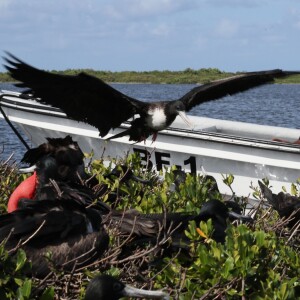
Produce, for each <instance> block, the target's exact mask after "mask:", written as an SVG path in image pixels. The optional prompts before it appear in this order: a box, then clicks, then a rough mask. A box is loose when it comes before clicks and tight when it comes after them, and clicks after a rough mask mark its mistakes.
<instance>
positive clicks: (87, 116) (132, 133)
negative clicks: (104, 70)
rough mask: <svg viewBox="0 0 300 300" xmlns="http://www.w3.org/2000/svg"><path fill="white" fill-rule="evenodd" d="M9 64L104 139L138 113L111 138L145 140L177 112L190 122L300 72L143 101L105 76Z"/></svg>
mask: <svg viewBox="0 0 300 300" xmlns="http://www.w3.org/2000/svg"><path fill="white" fill-rule="evenodd" d="M8 56H9V58H5V61H6V62H7V65H5V68H6V69H7V70H8V71H9V72H10V75H11V76H12V77H13V78H14V79H16V80H18V81H20V83H18V84H17V86H19V87H27V88H29V89H30V93H32V95H33V96H34V97H37V100H39V99H40V101H42V102H44V103H47V104H50V105H53V106H55V107H58V108H60V109H61V110H62V111H64V112H65V113H66V114H67V115H68V116H69V117H70V118H73V119H75V120H77V121H82V122H85V123H88V124H90V125H92V126H95V127H96V128H98V130H99V132H100V135H101V137H104V136H106V135H107V134H108V132H109V130H110V129H112V128H116V127H118V126H119V125H120V124H121V123H123V122H125V121H127V120H128V119H130V118H132V117H134V116H135V115H137V114H139V117H138V118H135V119H134V120H133V121H132V122H131V127H130V128H128V129H127V130H125V131H123V132H121V133H119V134H116V135H114V136H112V137H110V138H109V139H113V138H118V137H122V136H125V135H129V140H132V141H141V140H144V139H146V138H147V137H149V136H150V135H153V140H155V138H156V134H157V132H158V131H160V130H163V129H165V128H167V127H168V126H170V125H171V124H172V122H173V121H174V120H175V118H176V117H177V115H179V116H181V117H182V118H183V120H184V121H185V122H186V123H188V124H190V125H191V123H190V122H189V120H188V119H187V117H186V115H185V112H187V111H190V110H191V109H192V108H193V107H194V106H196V105H199V104H201V103H204V102H207V101H211V100H216V99H219V98H222V97H224V96H227V95H232V94H235V93H238V92H242V91H246V90H248V89H251V88H253V87H256V86H259V85H262V84H265V83H268V82H272V81H273V80H274V78H277V77H284V76H288V75H292V74H299V72H296V71H282V70H279V69H276V70H269V71H259V72H248V73H242V74H239V75H236V76H233V77H230V78H226V79H221V80H217V81H213V82H211V83H207V84H204V85H201V86H198V87H195V88H193V89H192V90H191V91H189V92H188V93H187V94H186V95H184V96H182V97H181V98H179V99H177V100H171V101H160V102H151V103H150V102H143V101H140V100H137V99H134V98H132V97H129V96H127V95H125V94H123V93H121V92H119V91H117V90H116V89H114V88H113V87H111V86H110V85H108V84H106V83H105V82H104V81H102V80H101V79H98V78H96V77H93V76H90V75H88V74H85V73H80V74H78V75H75V76H67V75H59V74H53V73H50V72H47V71H43V70H39V69H37V68H35V67H32V66H30V65H28V64H26V63H25V62H23V61H21V60H20V59H18V58H17V57H15V56H13V55H11V54H9V53H8Z"/></svg>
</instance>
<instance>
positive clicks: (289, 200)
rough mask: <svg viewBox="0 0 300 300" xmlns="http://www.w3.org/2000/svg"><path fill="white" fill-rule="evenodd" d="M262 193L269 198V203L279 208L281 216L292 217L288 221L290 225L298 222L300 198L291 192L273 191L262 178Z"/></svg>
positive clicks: (299, 218)
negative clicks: (275, 192)
mask: <svg viewBox="0 0 300 300" xmlns="http://www.w3.org/2000/svg"><path fill="white" fill-rule="evenodd" d="M258 184H259V187H260V189H261V192H262V195H263V196H264V197H265V198H266V199H267V201H268V202H269V204H271V206H272V207H273V208H274V209H275V210H277V212H278V214H279V216H280V217H281V218H285V219H287V218H290V217H291V219H290V220H289V222H288V226H289V227H293V226H294V225H295V224H296V223H297V222H299V221H300V198H299V197H296V196H292V195H290V194H289V193H284V192H279V193H278V194H274V193H272V191H271V190H270V189H269V188H268V187H267V186H266V185H265V184H263V183H262V182H261V181H260V180H259V181H258Z"/></svg>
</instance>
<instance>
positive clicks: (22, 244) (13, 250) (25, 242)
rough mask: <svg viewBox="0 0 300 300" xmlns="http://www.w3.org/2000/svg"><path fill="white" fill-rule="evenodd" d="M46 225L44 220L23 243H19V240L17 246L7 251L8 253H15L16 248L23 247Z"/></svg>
mask: <svg viewBox="0 0 300 300" xmlns="http://www.w3.org/2000/svg"><path fill="white" fill-rule="evenodd" d="M45 223H46V220H44V221H43V222H42V224H41V225H40V226H39V227H38V229H37V230H36V231H35V232H34V233H33V234H32V235H31V236H29V237H28V238H27V239H26V240H25V241H24V242H21V240H20V241H19V243H18V244H17V246H16V247H14V248H13V249H10V250H9V251H8V253H11V252H15V251H16V250H17V249H18V248H20V247H21V246H24V245H26V244H27V243H28V242H29V241H30V240H31V239H32V238H34V236H35V235H36V234H37V233H38V232H39V231H40V230H41V229H42V227H43V226H44V225H45Z"/></svg>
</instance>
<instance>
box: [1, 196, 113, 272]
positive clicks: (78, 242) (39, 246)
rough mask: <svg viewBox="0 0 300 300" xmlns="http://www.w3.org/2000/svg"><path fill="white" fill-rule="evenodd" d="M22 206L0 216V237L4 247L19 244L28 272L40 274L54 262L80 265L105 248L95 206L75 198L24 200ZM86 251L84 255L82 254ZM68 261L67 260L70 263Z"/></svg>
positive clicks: (65, 266) (70, 266) (68, 267)
mask: <svg viewBox="0 0 300 300" xmlns="http://www.w3.org/2000/svg"><path fill="white" fill-rule="evenodd" d="M23 204H24V205H23V207H22V208H19V209H17V210H15V211H14V212H12V213H7V214H4V215H1V216H0V239H1V240H3V239H5V238H7V237H8V236H9V238H8V240H7V242H6V244H5V247H6V249H8V250H12V249H14V248H15V247H16V246H18V245H19V246H21V247H22V248H23V249H24V250H25V252H26V254H27V257H28V258H29V259H30V260H31V261H32V272H33V274H34V275H35V276H38V277H43V276H45V275H47V274H48V273H49V271H50V267H49V262H48V259H47V258H46V257H45V256H46V255H47V253H50V252H51V260H52V261H53V264H54V266H56V267H58V268H62V269H64V270H72V269H73V267H74V263H75V259H76V258H77V259H76V267H82V266H83V265H86V264H88V263H89V262H91V261H92V260H94V259H97V258H99V256H100V255H101V254H102V253H103V252H104V251H105V250H106V249H107V248H108V242H109V238H108V235H107V233H106V232H105V230H104V229H103V227H102V225H101V221H102V219H101V215H100V214H99V212H98V211H97V210H95V209H91V208H86V207H85V203H82V202H81V201H78V200H75V199H68V200H63V199H49V200H45V199H44V200H35V201H32V200H27V201H26V200H24V201H23ZM84 254H87V255H84ZM72 260H73V261H72ZM70 261H71V263H70Z"/></svg>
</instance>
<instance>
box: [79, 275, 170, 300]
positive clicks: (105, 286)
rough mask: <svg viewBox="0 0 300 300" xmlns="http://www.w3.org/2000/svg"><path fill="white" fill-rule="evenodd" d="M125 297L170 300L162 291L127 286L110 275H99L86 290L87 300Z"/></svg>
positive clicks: (113, 299)
mask: <svg viewBox="0 0 300 300" xmlns="http://www.w3.org/2000/svg"><path fill="white" fill-rule="evenodd" d="M123 297H133V298H150V299H162V300H168V299H169V295H168V294H167V293H164V292H162V291H147V290H141V289H136V288H133V287H131V286H129V285H125V284H124V283H122V282H121V281H119V280H117V279H116V278H114V277H112V276H109V275H105V274H102V275H99V276H97V277H95V278H94V279H92V280H91V281H90V283H89V285H88V287H87V289H86V294H85V298H84V299H85V300H118V299H120V298H123Z"/></svg>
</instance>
